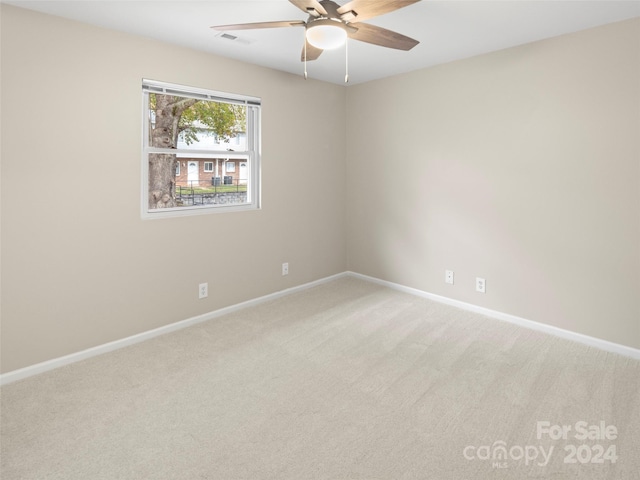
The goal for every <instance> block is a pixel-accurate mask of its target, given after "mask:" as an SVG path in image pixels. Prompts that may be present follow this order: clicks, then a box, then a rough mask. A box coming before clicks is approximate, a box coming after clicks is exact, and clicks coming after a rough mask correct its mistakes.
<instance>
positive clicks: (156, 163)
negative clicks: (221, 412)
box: [142, 80, 260, 218]
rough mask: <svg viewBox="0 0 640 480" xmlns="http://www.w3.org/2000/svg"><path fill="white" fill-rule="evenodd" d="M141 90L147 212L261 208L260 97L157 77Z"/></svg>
mask: <svg viewBox="0 0 640 480" xmlns="http://www.w3.org/2000/svg"><path fill="white" fill-rule="evenodd" d="M142 91H143V106H144V109H143V110H144V117H143V122H144V124H143V125H144V139H143V158H142V167H143V185H142V190H143V195H142V197H143V200H142V216H143V218H162V217H172V216H180V215H195V214H202V213H211V212H221V211H240V210H248V209H256V208H259V198H260V195H259V188H260V184H259V179H260V146H259V139H260V99H259V98H255V97H248V96H243V95H235V94H227V93H221V92H215V91H210V90H204V89H196V88H190V87H184V86H180V85H174V84H167V83H163V82H156V81H151V80H144V81H143V85H142ZM231 145H232V146H233V148H231ZM167 172H171V174H167Z"/></svg>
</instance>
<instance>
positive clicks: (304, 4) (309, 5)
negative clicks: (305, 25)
mask: <svg viewBox="0 0 640 480" xmlns="http://www.w3.org/2000/svg"><path fill="white" fill-rule="evenodd" d="M289 2H291V3H293V4H294V5H295V6H296V7H298V8H299V9H300V10H302V11H303V12H304V13H307V14H309V15H313V13H312V12H313V10H315V11H316V12H318V13H319V14H320V15H326V14H327V11H326V10H325V9H324V7H323V6H322V5H321V4H320V2H318V0H289ZM313 16H314V17H315V16H316V15H313Z"/></svg>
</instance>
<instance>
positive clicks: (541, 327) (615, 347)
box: [346, 272, 640, 360]
mask: <svg viewBox="0 0 640 480" xmlns="http://www.w3.org/2000/svg"><path fill="white" fill-rule="evenodd" d="M346 273H347V275H349V276H352V277H356V278H360V279H362V280H367V281H369V282H373V283H377V284H378V285H383V286H385V287H388V288H392V289H394V290H398V291H401V292H405V293H409V294H411V295H416V296H418V297H422V298H427V299H429V300H433V301H435V302H439V303H445V304H447V305H452V306H454V307H458V308H461V309H463V310H468V311H470V312H475V313H479V314H481V315H485V316H487V317H490V318H495V319H496V320H501V321H504V322H509V323H513V324H515V325H519V326H521V327H525V328H529V329H531V330H538V331H540V332H544V333H548V334H550V335H554V336H556V337H561V338H564V339H566V340H572V341H574V342H578V343H582V344H584V345H588V346H590V347H595V348H598V349H600V350H604V351H607V352H612V353H617V354H619V355H624V356H625V357H631V358H635V359H636V360H640V350H638V349H636V348H633V347H628V346H626V345H620V344H618V343H613V342H609V341H607V340H602V339H600V338H595V337H590V336H588V335H583V334H581V333H576V332H572V331H570V330H564V329H562V328H558V327H554V326H552V325H546V324H544V323H539V322H535V321H533V320H527V319H526V318H521V317H516V316H515V315H510V314H508V313H502V312H498V311H496V310H491V309H488V308H484V307H479V306H477V305H473V304H471V303H465V302H461V301H460V300H454V299H452V298H448V297H443V296H440V295H435V294H433V293H428V292H424V291H422V290H418V289H415V288H411V287H405V286H404V285H400V284H397V283H393V282H388V281H386V280H380V279H379V278H375V277H370V276H368V275H362V274H360V273H355V272H346Z"/></svg>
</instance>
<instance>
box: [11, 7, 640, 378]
mask: <svg viewBox="0 0 640 480" xmlns="http://www.w3.org/2000/svg"><path fill="white" fill-rule="evenodd" d="M639 33H640V22H639V21H637V20H636V21H629V22H622V23H619V24H615V25H610V26H606V27H602V28H598V29H593V30H589V31H585V32H580V33H577V34H573V35H569V36H564V37H559V38H555V39H551V40H548V41H544V42H539V43H535V44H531V45H526V46H523V47H519V48H515V49H509V50H505V51H501V52H497V53H493V54H490V55H484V56H481V57H476V58H472V59H469V60H465V61H460V62H456V63H452V64H448V65H443V66H440V67H436V68H431V69H426V70H422V71H418V72H414V73H410V74H406V75H402V76H398V77H395V78H390V79H386V80H380V81H376V82H371V83H368V84H364V85H359V86H351V87H349V88H344V87H341V86H336V85H330V84H326V83H322V82H316V81H304V80H303V79H302V78H300V77H299V76H295V75H289V74H285V73H281V72H276V71H272V70H268V69H264V68H260V67H256V66H251V65H247V64H243V63H239V62H234V61H231V60H228V59H224V58H220V57H214V56H211V55H206V54H204V53H198V52H194V51H191V50H187V49H183V48H179V47H175V46H170V45H166V44H161V43H158V42H155V41H152V40H147V39H143V38H139V37H134V36H130V35H125V34H120V33H116V32H112V31H108V30H102V29H98V28H94V27H91V26H87V25H82V24H79V23H74V22H69V21H66V20H62V19H57V18H55V17H50V16H45V15H40V14H36V13H32V12H29V11H26V10H22V9H16V8H13V7H9V6H6V5H3V6H2V31H1V34H2V52H1V62H2V65H1V66H2V84H1V87H2V90H1V95H2V98H1V100H2V112H1V113H2V117H1V120H2V150H1V155H2V158H1V160H2V165H1V167H2V306H1V308H2V371H3V372H7V371H11V370H15V369H17V368H21V367H24V366H28V365H32V364H34V363H37V362H41V361H45V360H49V359H52V358H56V357H59V356H62V355H65V354H70V353H74V352H77V351H79V350H82V349H85V348H88V347H92V346H96V345H100V344H103V343H106V342H109V341H112V340H117V339H120V338H123V337H126V336H129V335H132V334H135V333H139V332H143V331H146V330H149V329H152V328H156V327H159V326H162V325H166V324H170V323H173V322H176V321H179V320H183V319H186V318H189V317H192V316H194V315H198V314H201V313H205V312H209V311H212V310H215V309H217V308H220V307H223V306H226V305H232V304H235V303H238V302H241V301H243V300H247V299H251V298H255V297H258V296H260V295H264V294H268V293H270V292H274V291H278V290H282V289H284V288H287V287H291V286H294V285H299V284H302V283H305V282H308V281H311V280H314V279H318V278H322V277H325V276H328V275H331V274H334V273H338V272H341V271H344V270H345V269H347V268H348V269H350V270H353V271H356V272H360V273H364V274H368V275H373V276H376V277H379V278H382V279H386V280H389V281H393V282H398V283H401V284H403V285H407V286H411V287H415V288H419V289H422V290H425V291H428V292H432V293H435V294H440V295H444V296H447V297H451V298H454V299H459V300H462V301H465V302H470V303H473V304H476V305H480V306H485V307H488V308H492V309H495V310H498V311H502V312H505V313H510V314H513V315H518V316H521V317H524V318H527V319H530V320H534V321H538V322H542V323H546V324H550V325H555V326H558V327H561V328H565V329H569V330H572V331H575V332H579V333H584V334H587V335H591V336H594V337H598V338H602V339H605V340H610V341H613V342H617V343H621V344H624V345H630V346H633V347H636V348H640V331H639V325H638V322H639V319H640V295H639V292H640V165H639V162H640V160H639V158H640V145H639V140H638V138H639V136H638V131H639V129H640V120H639V116H640V110H639V109H640V93H639V88H638V84H639V82H640V72H639V70H640V51H639V45H638V41H637V39H638V34H639ZM142 78H151V79H154V80H161V81H166V82H173V83H180V84H184V85H193V86H198V87H204V88H210V89H214V90H221V91H227V92H237V93H243V94H248V95H254V96H259V97H261V98H262V100H263V115H262V118H263V143H262V151H263V172H262V173H263V182H262V184H263V209H262V210H260V211H255V212H245V213H238V214H215V215H205V216H198V217H188V218H180V219H163V220H149V221H142V220H141V219H140V183H141V180H140V170H141V167H140V162H141V153H140V143H141V140H140V137H141V119H140V112H141V94H140V82H141V79H142ZM345 104H346V106H347V107H348V108H347V111H346V113H345ZM301 105H303V106H305V107H308V108H309V109H310V110H311V111H313V112H314V115H312V116H309V117H306V118H305V121H304V122H301V121H300V115H301ZM345 132H346V133H347V136H345ZM346 138H349V142H348V143H347V142H346V141H345V139H346ZM311 145H313V148H311V147H310V146H311ZM345 152H346V159H345ZM345 160H346V162H345ZM124 172H129V173H128V174H126V175H125V174H123V173H124ZM345 175H346V178H347V182H348V185H349V188H348V189H347V190H346V192H347V193H346V195H345V193H344V190H343V187H344V183H343V181H342V180H339V181H336V179H342V178H344V177H345ZM96 178H99V179H100V180H99V182H98V184H96V182H95V179H96ZM84 179H86V180H87V181H86V182H85V180H84ZM345 205H346V207H345ZM345 216H346V222H345ZM205 251H211V252H214V253H216V254H215V255H213V256H212V258H211V260H210V261H209V262H202V261H201V259H202V258H203V256H202V253H203V252H205ZM224 251H230V252H232V254H230V255H222V254H219V253H220V252H224ZM347 252H348V255H347ZM347 256H348V261H347ZM284 261H288V262H289V263H290V271H291V273H290V274H289V276H288V277H281V276H280V264H281V263H282V262H284ZM445 269H452V270H454V271H455V273H456V284H455V285H454V286H453V287H451V286H448V285H445V284H444V281H443V280H444V270H445ZM475 276H483V277H485V278H486V279H487V293H486V294H484V295H481V294H476V293H475V292H474V291H473V287H474V285H473V282H474V277H475ZM204 281H208V282H209V291H210V295H209V298H208V299H207V300H197V285H198V283H200V282H204Z"/></svg>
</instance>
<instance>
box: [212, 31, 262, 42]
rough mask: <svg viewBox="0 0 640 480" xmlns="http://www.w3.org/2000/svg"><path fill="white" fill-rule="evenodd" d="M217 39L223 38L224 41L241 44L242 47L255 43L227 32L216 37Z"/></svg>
mask: <svg viewBox="0 0 640 480" xmlns="http://www.w3.org/2000/svg"><path fill="white" fill-rule="evenodd" d="M216 37H218V38H222V39H224V40H228V41H230V42H234V43H239V44H242V45H249V44H250V43H253V42H254V41H253V40H250V39H248V38H242V37H238V36H236V35H232V34H230V33H226V32H220V33H218V34H217V35H216Z"/></svg>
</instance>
